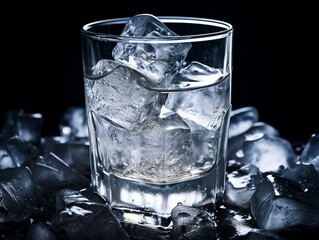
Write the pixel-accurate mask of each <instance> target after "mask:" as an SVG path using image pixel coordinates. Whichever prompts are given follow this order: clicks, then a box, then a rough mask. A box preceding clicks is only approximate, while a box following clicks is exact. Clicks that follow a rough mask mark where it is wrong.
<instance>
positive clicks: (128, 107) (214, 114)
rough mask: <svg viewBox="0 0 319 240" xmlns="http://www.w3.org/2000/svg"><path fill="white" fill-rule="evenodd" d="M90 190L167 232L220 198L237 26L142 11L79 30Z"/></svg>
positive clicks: (127, 217)
mask: <svg viewBox="0 0 319 240" xmlns="http://www.w3.org/2000/svg"><path fill="white" fill-rule="evenodd" d="M81 36H82V55H83V73H84V87H85V101H86V110H87V117H88V128H89V140H90V158H91V159H90V161H91V171H92V173H91V176H92V186H93V187H94V189H95V190H96V191H97V192H98V193H99V194H101V195H102V196H104V197H105V198H106V199H107V201H108V202H109V204H110V206H111V207H112V210H113V211H114V213H115V214H116V216H117V217H118V219H119V220H120V221H125V222H133V223H139V224H146V225H149V226H154V227H158V228H164V229H167V228H171V226H172V223H171V219H170V214H171V211H172V209H173V208H174V207H175V206H177V205H178V204H183V205H187V206H194V207H201V206H212V207H213V206H215V204H216V201H217V200H218V196H219V195H220V194H223V191H224V181H225V169H226V150H227V149H226V148H227V139H228V125H229V114H230V111H231V78H232V77H231V76H232V39H233V38H232V36H233V27H232V25H231V24H229V23H226V22H223V21H219V20H214V19H205V18H194V17H180V16H158V17H155V16H153V15H150V14H139V15H136V16H133V17H131V18H117V19H105V20H101V21H96V22H92V23H88V24H86V25H84V26H83V28H82V29H81Z"/></svg>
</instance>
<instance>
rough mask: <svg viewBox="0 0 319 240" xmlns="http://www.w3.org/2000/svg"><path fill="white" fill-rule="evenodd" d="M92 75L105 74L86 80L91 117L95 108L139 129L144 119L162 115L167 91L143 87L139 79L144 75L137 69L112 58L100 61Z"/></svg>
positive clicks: (118, 122) (104, 115)
mask: <svg viewBox="0 0 319 240" xmlns="http://www.w3.org/2000/svg"><path fill="white" fill-rule="evenodd" d="M93 74H94V75H96V76H99V77H101V75H102V77H101V78H100V79H99V80H86V81H85V88H86V94H87V96H86V97H87V105H88V114H89V116H88V117H89V118H90V117H92V116H90V113H91V111H94V112H95V113H96V114H97V115H98V116H97V117H100V118H102V119H106V120H107V121H110V122H113V123H114V124H116V125H119V126H121V127H123V128H125V129H127V130H129V131H138V129H139V126H140V125H141V124H142V123H143V122H144V121H146V120H150V119H152V118H153V119H154V118H156V117H157V116H158V115H159V113H160V109H161V106H162V103H163V101H164V98H165V97H166V94H162V93H159V92H154V91H149V90H146V89H145V88H143V87H142V86H140V85H139V84H138V83H137V82H138V81H140V79H142V78H145V77H144V76H143V75H141V74H140V73H138V72H137V71H135V70H133V69H131V68H129V67H126V66H124V65H122V64H120V63H116V62H114V61H111V60H101V61H100V62H99V63H98V64H97V65H96V67H95V69H94V71H93ZM123 96H126V97H125V98H123ZM102 119H101V121H103V120H102Z"/></svg>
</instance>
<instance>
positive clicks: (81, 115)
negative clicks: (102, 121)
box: [59, 107, 88, 139]
mask: <svg viewBox="0 0 319 240" xmlns="http://www.w3.org/2000/svg"><path fill="white" fill-rule="evenodd" d="M59 129H60V133H61V134H60V135H61V136H65V137H69V138H71V139H74V138H87V137H88V126H87V118H86V110H85V108H84V107H69V108H67V109H66V110H65V112H64V114H63V116H62V118H61V121H60V124H59Z"/></svg>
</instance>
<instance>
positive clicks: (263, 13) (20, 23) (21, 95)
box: [0, 0, 319, 142]
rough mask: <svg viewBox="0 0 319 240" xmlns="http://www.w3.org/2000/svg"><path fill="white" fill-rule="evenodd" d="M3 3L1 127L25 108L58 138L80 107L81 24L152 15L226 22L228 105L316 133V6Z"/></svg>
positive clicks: (291, 133)
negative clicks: (230, 31)
mask: <svg viewBox="0 0 319 240" xmlns="http://www.w3.org/2000/svg"><path fill="white" fill-rule="evenodd" d="M278 2H279V1H278ZM9 5H10V6H7V7H5V8H4V7H3V8H2V13H3V15H6V19H4V20H3V21H2V29H1V39H2V43H1V46H2V55H1V58H2V63H1V66H2V68H1V73H2V74H1V75H2V79H1V94H0V103H1V112H0V114H1V115H0V124H2V123H3V118H4V115H5V113H6V111H7V110H11V109H25V110H27V111H31V112H40V113H42V114H43V118H44V125H43V134H45V135H55V134H58V133H59V131H58V124H59V121H60V118H61V116H62V114H63V113H64V111H65V110H66V108H67V107H69V106H84V90H83V82H82V81H83V80H82V79H83V78H82V66H81V61H82V60H81V42H80V28H81V26H82V25H84V24H85V23H87V22H90V21H96V20H100V19H103V18H112V17H129V16H133V15H135V14H139V13H151V14H154V15H179V16H183V15H184V16H186V15H187V16H194V17H207V18H215V19H219V20H224V21H228V22H230V23H232V24H233V26H234V43H233V50H234V51H233V88H232V91H233V92H232V96H233V107H234V108H240V107H245V106H255V107H256V108H257V109H258V111H259V114H260V119H261V120H262V121H264V122H267V123H270V124H272V125H273V126H274V127H276V128H277V129H278V130H279V132H280V134H281V136H282V137H284V138H287V139H289V140H291V141H301V142H305V141H307V140H308V139H309V137H310V136H311V134H313V133H318V132H319V126H318V123H319V120H318V116H317V115H318V106H317V105H318V97H317V90H316V84H317V83H316V81H317V79H318V78H317V77H316V76H315V73H316V70H317V68H316V67H315V66H312V65H314V64H311V63H314V62H318V61H316V60H314V58H315V55H314V45H312V44H311V43H313V42H314V40H313V38H314V36H315V31H316V30H315V28H313V27H314V25H315V24H314V23H315V20H314V19H315V15H312V14H311V12H312V9H316V8H315V7H313V6H310V5H309V3H307V4H306V2H296V4H295V5H293V4H292V3H290V4H289V5H282V6H279V5H278V4H275V3H272V2H270V1H251V2H247V1H238V0H233V1H230V0H225V1H201V0H193V1H173V0H171V1H163V0H156V1H150V0H148V1H142V0H139V1H123V0H118V1H117V0H113V1H112V3H111V1H107V0H104V1H97V0H89V1H83V0H82V1H71V2H70V1H67V0H65V1H64V2H60V3H59V2H57V1H54V2H50V1H42V2H39V3H38V2H35V3H30V2H28V1H25V2H22V3H19V2H16V1H14V2H13V1H12V2H11V3H9ZM2 18H3V17H2ZM310 21H312V23H311V24H310V23H309V22H310Z"/></svg>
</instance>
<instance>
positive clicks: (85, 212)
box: [50, 202, 129, 240]
mask: <svg viewBox="0 0 319 240" xmlns="http://www.w3.org/2000/svg"><path fill="white" fill-rule="evenodd" d="M50 225H51V226H52V229H53V230H54V231H55V232H56V233H57V235H58V236H59V237H60V238H61V239H77V240H87V239H114V240H115V239H121V240H128V239H129V237H128V235H127V233H126V232H125V231H124V229H123V228H122V227H121V225H120V223H119V222H118V221H117V219H116V218H115V216H114V215H113V213H112V211H111V210H110V207H109V206H108V205H106V204H100V203H95V202H70V203H69V204H67V205H66V207H65V208H64V209H62V210H61V211H59V212H58V213H57V214H55V215H54V216H53V217H52V220H51V221H50ZM60 238H59V239H60Z"/></svg>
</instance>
